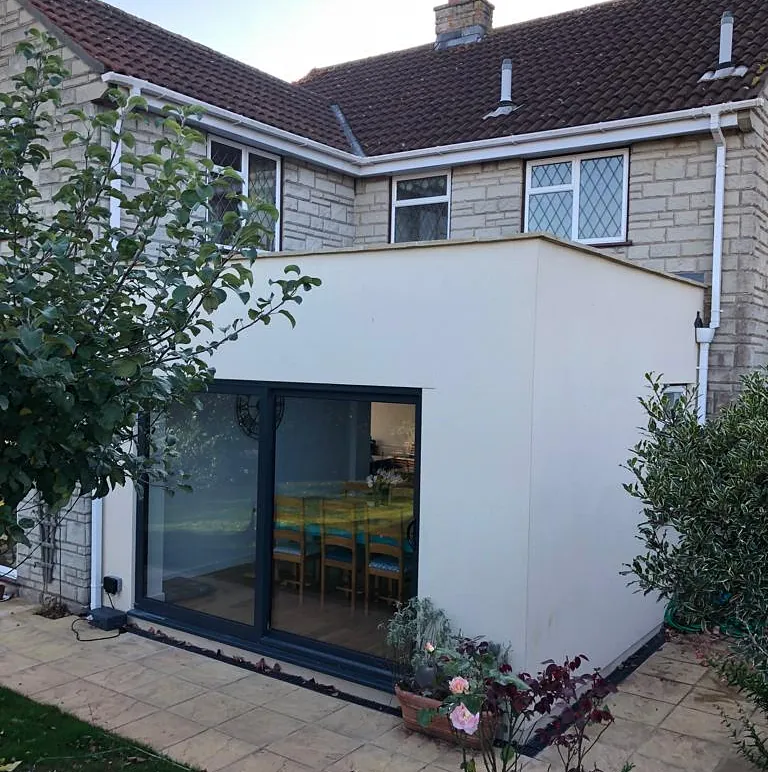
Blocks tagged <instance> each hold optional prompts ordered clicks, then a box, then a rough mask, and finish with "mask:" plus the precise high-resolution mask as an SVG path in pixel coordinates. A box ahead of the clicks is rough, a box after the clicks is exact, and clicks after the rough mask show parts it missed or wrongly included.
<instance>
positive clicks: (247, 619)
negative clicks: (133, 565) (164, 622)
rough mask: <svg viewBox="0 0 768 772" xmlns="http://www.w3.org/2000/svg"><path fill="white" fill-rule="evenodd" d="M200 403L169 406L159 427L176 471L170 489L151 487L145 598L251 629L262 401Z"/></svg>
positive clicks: (216, 397)
mask: <svg viewBox="0 0 768 772" xmlns="http://www.w3.org/2000/svg"><path fill="white" fill-rule="evenodd" d="M198 399H199V401H200V403H201V408H200V409H199V410H191V409H190V408H189V407H185V406H175V407H173V408H172V409H171V410H170V412H169V414H168V416H167V419H166V421H165V425H164V427H163V431H164V432H165V433H166V436H168V437H173V439H174V440H175V444H174V448H175V451H176V453H177V454H178V459H177V461H176V463H175V466H176V468H177V469H178V472H177V473H176V474H175V475H174V478H173V479H172V481H171V482H172V483H173V485H172V486H169V487H165V486H161V485H151V486H150V488H149V500H148V502H147V503H148V518H147V569H146V570H147V574H146V596H147V598H149V599H152V600H157V601H163V602H165V603H169V604H172V605H175V606H181V607H183V608H186V609H189V610H193V611H197V612H201V613H204V614H209V615H212V616H215V617H220V618H222V619H226V620H230V621H233V622H238V623H241V624H246V625H253V624H254V600H255V592H256V587H257V580H256V574H255V559H256V538H257V518H256V503H257V492H258V458H259V423H260V421H259V418H260V416H259V404H260V403H259V399H258V397H256V396H253V395H251V396H246V395H237V394H221V393H206V394H201V395H199V397H198ZM179 484H181V485H182V486H184V487H179ZM186 486H188V489H185V488H186ZM171 488H173V489H171Z"/></svg>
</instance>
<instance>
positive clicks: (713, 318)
mask: <svg viewBox="0 0 768 772" xmlns="http://www.w3.org/2000/svg"><path fill="white" fill-rule="evenodd" d="M710 131H711V133H712V139H714V141H715V145H716V151H715V162H716V163H715V209H714V227H713V236H712V303H711V306H712V307H711V311H710V315H709V327H701V328H699V329H697V330H696V340H697V342H698V344H699V368H698V369H699V376H698V384H697V397H696V414H697V417H698V419H699V423H700V424H703V423H704V422H705V421H706V420H707V395H708V391H709V347H710V345H711V344H712V341H713V340H714V339H715V331H716V330H717V328H718V327H719V326H720V314H721V305H722V294H723V225H724V221H725V172H726V168H727V164H726V160H727V147H726V143H725V135H724V134H723V123H722V120H721V115H720V113H719V111H718V110H713V111H712V114H711V117H710Z"/></svg>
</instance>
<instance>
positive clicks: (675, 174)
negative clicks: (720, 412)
mask: <svg viewBox="0 0 768 772" xmlns="http://www.w3.org/2000/svg"><path fill="white" fill-rule="evenodd" d="M754 128H755V130H754V131H752V132H747V133H742V132H738V131H733V132H729V133H728V134H727V135H726V143H727V161H726V183H725V186H726V192H725V216H724V233H723V235H724V240H723V275H722V296H721V301H722V314H721V323H720V328H719V329H718V331H717V333H716V335H715V341H714V343H713V345H712V347H711V350H710V394H709V404H710V409H717V408H718V407H719V406H721V405H722V404H724V403H726V402H727V401H729V400H730V399H731V398H732V396H733V394H734V393H735V392H736V390H737V389H738V385H739V381H740V379H741V377H742V376H743V375H745V374H746V373H748V372H749V371H750V370H753V369H754V368H755V367H758V366H760V365H762V364H764V363H765V362H766V361H768V305H766V302H768V298H766V289H765V282H766V277H767V276H768V266H767V265H766V262H765V258H764V256H763V257H761V251H762V250H765V248H766V242H765V236H766V234H765V232H764V233H763V236H762V237H759V227H758V226H759V222H760V221H761V219H762V220H764V219H765V210H766V202H768V197H767V196H766V190H765V184H766V180H765V175H766V170H767V169H768V165H767V163H768V158H766V150H765V137H764V133H765V132H764V120H763V119H762V118H760V117H759V116H758V115H756V116H755V121H754ZM715 150H716V147H715V143H714V140H713V139H712V137H711V136H710V135H708V134H707V135H702V136H700V137H692V138H680V139H669V140H660V141H656V142H645V143H641V144H637V145H634V146H633V147H632V148H631V154H630V181H629V227H628V240H629V244H628V245H627V246H623V247H621V248H617V249H614V250H612V251H613V252H615V253H618V254H619V255H621V256H622V257H625V258H628V259H630V260H632V261H634V262H638V263H640V264H642V265H644V266H646V267H649V268H655V269H658V270H663V271H668V272H670V273H687V274H700V275H702V276H703V277H704V280H705V281H706V282H707V283H709V282H711V280H712V251H713V236H714V203H715ZM761 212H762V214H761ZM706 311H707V313H706V314H705V315H704V319H705V321H706V322H708V321H709V316H708V311H709V309H706Z"/></svg>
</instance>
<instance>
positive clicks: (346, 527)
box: [320, 499, 365, 612]
mask: <svg viewBox="0 0 768 772" xmlns="http://www.w3.org/2000/svg"><path fill="white" fill-rule="evenodd" d="M320 509H321V512H322V527H321V530H320V607H321V608H322V607H323V606H324V605H325V586H326V571H327V569H329V568H336V569H339V570H340V571H341V572H342V575H343V576H345V577H346V576H347V575H349V587H343V586H339V587H337V588H336V589H338V590H341V591H342V592H345V593H349V596H350V599H351V611H353V612H354V610H355V595H356V593H357V529H358V524H359V523H360V522H362V518H363V510H364V509H365V503H364V502H361V501H356V500H355V499H323V500H322V502H321V505H320Z"/></svg>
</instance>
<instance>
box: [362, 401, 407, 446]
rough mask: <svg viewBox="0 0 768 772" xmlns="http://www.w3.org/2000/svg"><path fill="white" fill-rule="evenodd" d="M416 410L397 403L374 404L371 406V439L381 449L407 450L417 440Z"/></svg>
mask: <svg viewBox="0 0 768 772" xmlns="http://www.w3.org/2000/svg"><path fill="white" fill-rule="evenodd" d="M415 431H416V408H415V407H414V406H413V405H401V404H398V403H396V402H374V403H373V404H372V405H371V439H374V440H376V443H377V445H378V446H379V448H380V449H385V448H387V447H389V448H400V449H402V450H405V449H406V448H407V447H408V446H409V445H411V444H412V443H413V442H414V441H415V439H416V435H415Z"/></svg>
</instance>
